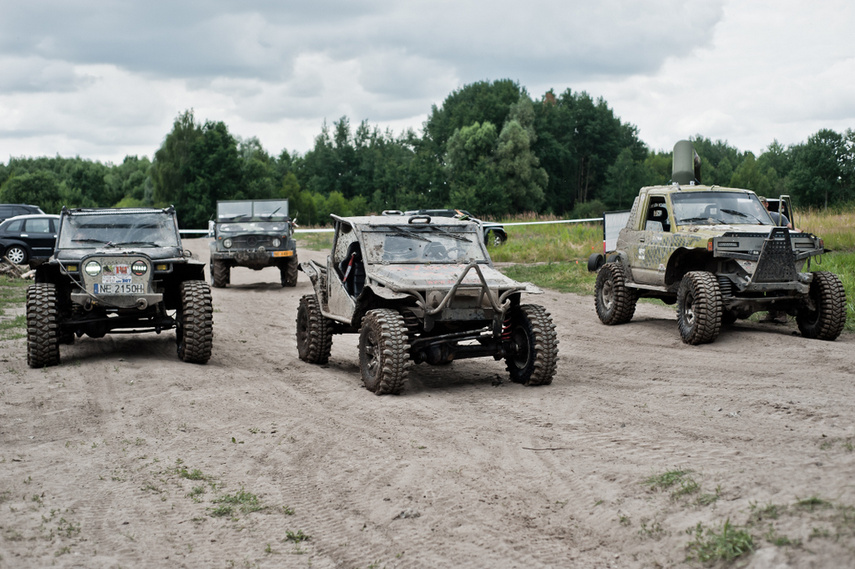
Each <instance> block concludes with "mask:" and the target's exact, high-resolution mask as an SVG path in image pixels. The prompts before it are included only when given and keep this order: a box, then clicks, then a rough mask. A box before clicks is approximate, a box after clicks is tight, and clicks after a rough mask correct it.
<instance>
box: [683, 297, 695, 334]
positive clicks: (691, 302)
mask: <svg viewBox="0 0 855 569" xmlns="http://www.w3.org/2000/svg"><path fill="white" fill-rule="evenodd" d="M683 318H684V319H685V321H686V324H688V325H689V326H694V325H695V297H694V296H693V295H692V294H687V295H686V306H685V307H684V308H683Z"/></svg>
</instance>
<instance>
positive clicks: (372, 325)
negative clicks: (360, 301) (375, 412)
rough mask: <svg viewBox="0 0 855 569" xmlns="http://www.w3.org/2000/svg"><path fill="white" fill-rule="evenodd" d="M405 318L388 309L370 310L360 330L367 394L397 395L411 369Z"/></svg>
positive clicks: (360, 352)
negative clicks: (409, 368) (368, 392)
mask: <svg viewBox="0 0 855 569" xmlns="http://www.w3.org/2000/svg"><path fill="white" fill-rule="evenodd" d="M409 352H410V345H409V344H408V343H407V325H406V323H405V322H404V317H403V316H401V314H399V313H398V312H397V311H395V310H390V309H388V308H378V309H375V310H370V311H369V312H368V313H367V314H366V315H365V316H364V317H363V318H362V327H361V328H360V330H359V369H360V371H361V372H362V382H363V383H364V384H365V388H366V389H368V391H372V392H374V393H376V394H377V395H383V394H386V393H389V394H393V395H397V394H398V393H400V392H401V390H402V389H403V387H404V379H406V377H407V368H408V367H409V366H410V363H411V362H410V354H409Z"/></svg>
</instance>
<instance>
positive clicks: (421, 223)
mask: <svg viewBox="0 0 855 569" xmlns="http://www.w3.org/2000/svg"><path fill="white" fill-rule="evenodd" d="M333 218H334V219H335V222H336V226H335V237H334V240H333V247H332V251H331V253H330V255H329V256H328V258H327V262H326V265H325V266H324V265H321V264H319V263H315V262H309V263H303V264H301V265H300V268H301V270H302V271H303V272H304V273H306V275H307V276H308V277H309V279H310V280H311V282H312V285H313V287H314V289H315V295H314V298H315V299H316V302H317V306H318V310H319V311H320V313H321V314H322V315H323V317H324V318H326V319H327V320H328V321H329V322H330V323H332V325H333V333H355V332H359V331H360V330H364V327H365V326H366V323H369V326H370V329H369V330H368V331H367V332H365V333H364V334H363V335H362V336H361V342H360V345H361V346H363V347H364V349H365V350H369V351H371V350H374V349H379V348H376V346H380V345H384V344H383V342H385V341H386V340H385V338H387V335H389V334H391V335H397V334H400V330H401V329H402V328H401V326H403V329H404V330H405V331H406V352H407V358H408V361H411V362H414V363H421V362H426V363H430V364H436V365H440V364H447V363H450V362H451V361H453V360H455V359H463V358H474V357H493V358H495V359H502V358H509V357H514V358H515V360H514V361H517V362H518V361H529V359H527V358H530V357H534V356H533V355H532V354H534V352H535V351H537V350H538V349H541V348H542V349H543V350H544V354H542V355H541V357H542V358H545V361H546V362H548V363H549V365H548V366H546V367H544V366H543V365H540V364H538V365H537V366H533V367H531V366H530V367H524V368H523V369H524V370H525V371H524V372H523V377H524V379H525V381H523V382H524V383H528V382H530V384H532V385H534V384H546V383H548V382H549V381H551V377H552V374H554V365H552V363H554V360H555V358H557V340H555V338H554V337H553V336H554V327H552V323H551V319H550V318H549V315H548V313H546V312H545V311H544V310H542V309H541V308H540V307H537V308H532V309H530V310H527V311H524V310H523V309H522V308H521V301H520V299H521V295H522V294H523V293H535V294H537V293H540V292H541V291H540V290H539V289H537V287H534V286H533V285H531V284H528V283H518V282H516V281H514V280H513V279H510V278H508V277H506V276H505V275H503V274H502V273H500V272H499V271H497V270H496V269H495V268H493V266H492V261H491V260H490V257H489V255H488V253H487V249H486V245H485V243H484V240H483V238H482V237H481V228H480V226H479V225H478V224H477V223H475V222H471V221H462V220H458V219H454V218H431V217H430V216H427V215H412V216H405V215H400V214H398V215H390V216H368V217H352V218H340V217H337V216H333ZM314 302H315V301H314V300H313V301H312V303H314ZM312 303H308V302H307V303H306V305H307V306H308V305H310V304H311V305H314V304H312ZM520 315H522V316H520ZM527 318H532V319H535V318H536V319H537V320H538V325H537V326H535V327H534V328H531V329H532V330H536V334H541V333H542V332H541V330H546V331H545V332H543V333H544V334H546V335H548V336H549V338H548V341H546V342H543V341H538V342H535V343H533V344H532V343H530V342H529V339H530V338H529V336H531V334H534V333H535V332H531V334H528V332H527V331H529V328H526V326H527V325H528V324H526V323H528V322H529V321H528V320H527ZM520 319H522V320H520ZM519 321H523V322H524V323H523V324H514V323H517V322H519ZM541 323H546V324H543V325H542V326H541V325H539V324H541ZM514 326H518V327H519V328H518V329H519V330H523V332H518V333H516V334H512V333H511V330H512V329H515V330H516V329H517V328H513V327H514ZM384 327H389V330H388V331H386V330H385V329H384ZM527 334H528V335H527ZM380 338H383V340H382V341H381V340H380ZM395 345H396V346H398V345H399V344H398V343H396V344H395ZM544 346H545V347H544ZM384 349H385V348H384ZM396 349H397V348H396ZM402 349H403V348H402ZM304 351H308V349H307V348H306V349H304ZM361 357H362V360H361V361H362V367H363V376H364V379H365V380H366V386H367V387H368V388H369V389H372V390H373V391H375V392H378V391H381V392H396V390H397V389H398V387H399V386H400V384H401V381H402V379H401V377H398V376H397V375H396V376H395V377H394V379H393V380H389V381H388V382H387V383H388V384H389V385H393V386H395V387H394V388H388V387H386V388H381V387H377V386H378V385H381V384H383V385H386V383H383V382H382V381H380V380H378V379H377V378H378V377H381V378H382V377H383V376H382V374H380V375H378V372H376V370H375V369H374V368H373V367H372V366H375V365H386V360H384V359H382V358H380V359H375V358H373V357H370V355H365V354H363V355H362V356H361ZM396 357H397V356H396ZM395 361H397V360H395ZM531 361H533V360H531ZM514 369H515V370H517V368H516V367H514ZM544 370H545V371H544ZM532 374H534V376H535V379H531V378H530V377H528V376H529V375H532ZM537 374H541V375H544V374H545V375H544V377H540V376H539V375H537ZM546 376H548V378H547V377H546ZM366 378H367V379H366ZM387 389H388V390H390V391H388V390H387Z"/></svg>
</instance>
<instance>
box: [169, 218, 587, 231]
mask: <svg viewBox="0 0 855 569" xmlns="http://www.w3.org/2000/svg"><path fill="white" fill-rule="evenodd" d="M593 221H596V222H600V223H601V222H602V221H603V218H602V217H589V218H588V219H559V220H555V221H523V222H519V223H502V224H500V225H503V226H504V227H511V226H519V225H550V224H554V223H590V222H593ZM332 231H333V229H332V227H322V228H319V229H295V230H294V233H332ZM180 233H181V235H207V234H208V230H207V229H181V230H180Z"/></svg>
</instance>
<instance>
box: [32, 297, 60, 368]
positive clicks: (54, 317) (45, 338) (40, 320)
mask: <svg viewBox="0 0 855 569" xmlns="http://www.w3.org/2000/svg"><path fill="white" fill-rule="evenodd" d="M58 363H59V318H58V311H57V307H56V287H55V286H54V285H53V284H51V283H38V284H34V285H30V287H29V288H27V365H29V366H30V367H47V366H53V365H57V364H58Z"/></svg>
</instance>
